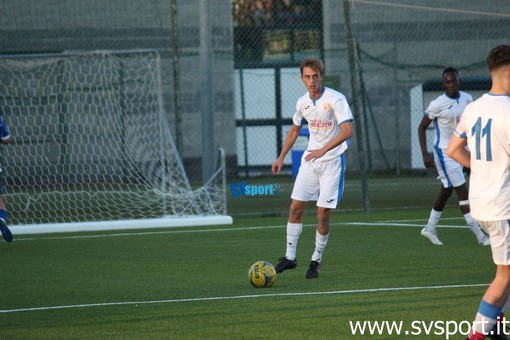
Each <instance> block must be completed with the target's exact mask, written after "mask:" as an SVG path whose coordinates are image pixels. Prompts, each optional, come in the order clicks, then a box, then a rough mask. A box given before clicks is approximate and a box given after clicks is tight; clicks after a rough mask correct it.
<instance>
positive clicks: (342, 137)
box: [305, 120, 352, 162]
mask: <svg viewBox="0 0 510 340" xmlns="http://www.w3.org/2000/svg"><path fill="white" fill-rule="evenodd" d="M351 137H352V121H350V120H348V121H345V122H343V123H341V124H340V133H339V134H338V135H337V136H336V137H335V138H334V139H333V140H331V141H330V142H329V143H327V144H326V145H324V146H323V147H322V148H320V149H316V150H307V151H308V153H307V155H306V156H305V161H307V162H310V161H314V160H316V159H317V158H321V157H322V156H324V154H326V152H328V151H329V150H331V149H334V148H336V147H337V146H339V145H340V144H342V143H343V142H345V141H346V140H347V139H349V138H351Z"/></svg>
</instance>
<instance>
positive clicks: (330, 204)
mask: <svg viewBox="0 0 510 340" xmlns="http://www.w3.org/2000/svg"><path fill="white" fill-rule="evenodd" d="M300 70H301V80H302V81H303V84H304V85H305V86H306V88H307V90H308V92H307V93H306V94H305V95H303V96H302V97H301V98H299V99H298V101H297V104H296V112H295V113H294V117H293V125H292V126H291V127H290V129H289V132H288V134H287V137H286V139H285V142H284V145H283V147H282V151H281V153H280V155H279V156H278V158H277V159H276V160H275V161H274V162H273V164H272V171H273V173H275V174H278V173H280V171H281V169H282V166H283V159H284V158H285V155H286V154H287V153H288V152H289V151H290V150H291V148H292V146H293V145H294V142H295V141H296V139H297V137H298V135H299V131H300V129H301V124H302V121H303V119H304V120H306V121H307V122H308V129H309V131H310V139H309V142H308V148H307V150H306V151H305V152H304V153H303V157H302V159H301V166H300V168H299V171H298V175H297V177H296V180H295V183H294V188H293V190H292V195H291V199H292V202H291V205H290V212H289V219H288V223H287V248H286V253H285V256H284V257H282V258H280V259H279V263H278V264H277V265H276V268H275V269H276V272H277V273H281V272H282V271H284V270H287V269H294V268H295V267H296V266H297V260H296V247H297V243H298V239H299V236H300V235H301V231H302V228H303V224H302V221H301V217H302V215H303V211H304V209H305V206H306V204H307V202H308V201H317V230H316V234H315V250H314V252H313V254H312V257H311V262H310V265H309V267H308V270H307V272H306V276H305V277H306V278H308V279H314V278H317V277H319V268H320V265H321V261H322V253H323V251H324V249H325V247H326V243H327V241H328V237H329V225H330V222H329V221H330V211H331V209H335V208H336V206H337V204H338V201H339V200H340V198H341V197H342V193H343V188H344V176H345V156H344V152H345V150H346V149H347V147H348V142H349V139H350V138H351V136H352V131H353V128H352V121H353V117H352V113H351V109H350V108H349V104H348V103H347V99H346V98H345V96H344V95H343V94H341V93H340V92H337V91H335V90H333V89H330V88H328V87H324V86H322V80H323V79H324V65H323V63H322V61H320V60H319V59H316V58H307V59H305V60H303V61H302V62H301V65H300Z"/></svg>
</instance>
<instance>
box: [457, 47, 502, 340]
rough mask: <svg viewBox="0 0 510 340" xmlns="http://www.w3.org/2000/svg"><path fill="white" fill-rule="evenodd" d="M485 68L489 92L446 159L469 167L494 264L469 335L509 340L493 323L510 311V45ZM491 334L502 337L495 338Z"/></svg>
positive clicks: (468, 114) (474, 205)
mask: <svg viewBox="0 0 510 340" xmlns="http://www.w3.org/2000/svg"><path fill="white" fill-rule="evenodd" d="M487 65H488V67H489V71H490V73H491V78H492V87H491V89H490V92H489V93H486V94H484V95H483V96H482V97H480V98H479V99H478V100H476V101H474V102H473V103H471V104H469V105H468V106H467V107H466V109H465V110H464V113H463V114H462V117H461V118H460V122H459V124H458V125H457V127H456V129H455V132H454V136H453V137H452V139H451V141H450V144H449V145H448V149H447V154H448V156H450V157H451V158H453V159H455V160H456V161H458V162H459V163H461V164H462V165H464V166H465V167H469V168H471V175H470V180H469V200H470V202H471V213H472V215H473V217H474V218H475V219H476V220H477V221H478V223H479V224H480V225H481V226H482V227H483V228H484V229H485V230H486V231H487V232H488V233H489V236H490V239H491V248H492V258H493V260H494V263H495V264H496V277H495V278H494V280H493V281H492V283H491V285H490V286H489V288H488V289H487V291H486V292H485V294H484V296H483V298H482V301H481V302H480V307H479V309H478V312H477V314H476V317H475V322H474V323H473V329H472V331H471V332H470V333H469V334H468V339H475V340H478V339H482V340H483V339H485V335H489V337H490V338H492V339H507V337H506V336H505V337H503V334H501V331H502V328H503V327H501V326H502V324H504V323H505V322H503V323H499V327H498V324H497V321H498V320H501V317H502V314H501V313H502V312H504V311H505V310H506V309H507V308H508V306H509V299H508V298H509V295H510V45H500V46H498V47H495V48H494V49H492V51H491V52H490V53H489V55H488V57H487ZM466 145H467V146H468V147H469V150H468V149H466ZM494 326H495V327H496V328H495V329H493V327H494ZM494 331H496V332H495V333H500V335H501V337H494V335H495V334H494ZM498 331H499V332H498ZM490 332H492V333H490ZM496 335H497V334H496Z"/></svg>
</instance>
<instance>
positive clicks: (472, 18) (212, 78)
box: [0, 0, 510, 214]
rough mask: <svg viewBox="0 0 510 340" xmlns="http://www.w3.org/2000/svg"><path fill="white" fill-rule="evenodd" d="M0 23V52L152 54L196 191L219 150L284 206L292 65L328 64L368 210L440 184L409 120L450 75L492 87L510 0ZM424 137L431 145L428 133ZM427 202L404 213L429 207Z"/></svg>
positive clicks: (149, 5)
mask: <svg viewBox="0 0 510 340" xmlns="http://www.w3.org/2000/svg"><path fill="white" fill-rule="evenodd" d="M27 9H29V10H27ZM0 18H1V19H2V20H0V32H1V34H0V54H28V53H48V52H58V53H60V52H63V51H73V50H84V51H90V50H102V49H104V50H121V49H137V48H150V49H155V50H157V51H158V52H159V53H160V55H161V58H162V61H161V65H162V82H163V89H164V91H163V100H164V104H165V109H166V112H167V118H168V120H169V121H170V124H171V127H172V132H173V136H174V138H175V141H176V145H177V148H178V150H179V154H180V157H181V159H182V160H183V164H184V167H185V169H186V172H187V174H188V177H189V178H190V179H191V181H192V182H194V183H196V185H199V184H200V183H201V182H203V181H204V178H203V176H202V173H203V172H204V166H203V165H204V159H205V160H206V161H207V159H210V158H211V157H209V156H210V151H207V150H217V149H218V148H220V147H223V148H224V149H225V153H226V159H227V167H228V169H229V171H228V181H229V182H230V183H238V182H240V181H246V182H247V183H261V184H264V183H267V184H269V183H273V182H275V181H280V182H281V183H280V184H281V187H280V190H279V193H280V195H281V196H283V197H288V195H289V194H290V190H291V187H292V177H291V176H292V175H291V174H292V169H293V164H292V155H289V156H288V157H287V158H286V161H285V170H286V177H285V176H284V177H276V178H275V177H272V176H271V175H270V164H271V163H272V161H273V160H274V159H275V158H276V157H277V155H278V152H279V150H280V148H281V146H282V143H283V139H284V138H285V135H286V132H287V130H288V128H289V126H290V124H291V117H292V115H293V113H294V105H295V101H296V100H297V98H298V97H299V96H301V95H302V94H304V93H305V91H306V89H305V87H304V86H303V85H302V84H301V82H300V75H299V69H298V65H299V62H300V61H301V60H302V59H303V58H304V57H306V56H316V57H319V58H321V59H323V60H324V62H325V65H326V79H325V82H324V83H325V85H326V86H330V87H332V88H335V89H337V90H339V91H340V92H342V93H344V94H345V95H346V96H347V98H348V99H349V102H350V104H351V108H353V109H354V108H356V110H355V111H356V112H355V118H356V121H355V124H356V134H355V137H354V138H353V142H352V143H351V147H350V149H349V150H348V151H347V154H346V155H347V171H348V177H347V183H348V184H349V187H352V191H349V193H348V194H349V195H350V196H351V197H355V198H356V202H352V204H351V203H350V202H349V201H347V202H343V203H341V204H340V206H339V208H340V209H351V208H353V209H367V207H369V208H372V209H377V208H387V207H388V204H386V203H387V202H393V199H394V198H395V197H396V196H398V197H399V198H400V199H401V200H400V201H401V202H404V203H406V202H409V201H413V200H412V199H411V198H410V197H409V196H406V195H408V194H415V193H409V192H407V191H406V190H402V188H407V187H412V186H413V185H416V183H418V182H419V183H423V184H420V187H419V188H420V189H419V190H422V189H423V190H424V189H425V188H429V187H434V188H436V187H437V188H438V187H439V182H438V181H436V180H435V178H434V177H433V176H429V177H426V172H425V169H424V168H423V165H422V161H421V152H420V149H419V145H418V142H417V135H416V131H417V127H418V126H417V124H418V122H419V120H420V119H421V117H422V114H423V110H424V108H426V106H427V105H428V102H429V101H430V100H431V99H433V98H434V97H435V96H437V95H439V94H440V93H441V91H442V90H441V88H440V87H437V85H438V84H439V81H440V76H441V72H442V70H443V69H444V68H445V67H448V66H453V67H456V68H457V69H458V70H459V71H460V73H461V78H462V89H463V90H466V91H468V92H470V93H471V94H472V95H473V97H474V98H477V97H478V96H479V95H480V94H481V93H483V92H484V91H487V89H488V81H487V77H488V72H487V70H486V66H485V62H484V60H485V57H486V55H487V53H488V51H489V50H490V49H491V48H492V47H494V46H495V45H497V44H501V43H508V32H510V20H508V19H509V18H510V3H509V2H508V1H505V0H495V1H491V2H481V1H477V0H461V1H455V2H437V1H435V0H391V1H390V0H323V1H320V0H309V1H304V0H210V1H206V0H193V1H185V0H151V1H139V0H123V1H121V0H112V1H107V2H105V1H101V0H90V1H87V2H83V1H79V0H68V1H65V2H55V1H51V0H37V1H36V0H27V1H24V2H19V1H3V3H2V11H1V13H0ZM204 84H210V85H206V86H204ZM206 108H207V110H206ZM209 110H210V111H209ZM204 113H205V114H204ZM7 118H8V117H7ZM7 120H8V119H7ZM428 136H429V138H428V141H429V144H430V145H431V143H432V139H433V131H432V130H431V131H429V135H428ZM204 146H205V147H204ZM430 151H432V148H430ZM382 179H383V180H384V183H383V182H381V180H382ZM384 188H386V189H384ZM399 188H400V189H399ZM349 190H351V189H349ZM227 191H228V190H227ZM416 191H417V190H415V192H416ZM360 193H362V194H363V195H361V196H359V194H360ZM227 194H228V195H229V197H230V200H231V201H230V207H232V209H235V211H231V212H232V213H235V212H241V213H242V212H248V211H249V210H250V209H248V206H250V207H251V208H253V206H254V205H255V206H256V204H253V202H257V203H258V202H263V204H261V206H265V205H266V206H267V207H264V208H263V209H268V210H269V209H270V210H271V211H272V212H273V213H281V214H284V213H286V211H287V203H288V199H285V200H282V202H281V204H280V203H278V204H274V203H273V204H266V203H267V202H265V201H263V200H258V201H252V202H250V203H249V204H248V203H246V202H247V201H239V200H238V201H235V200H234V198H233V197H232V195H231V194H232V193H231V192H228V193H227ZM433 195H434V192H433V191H431V192H430V193H426V194H423V195H422V196H423V197H422V198H421V199H420V200H416V201H413V205H422V206H429V205H430V204H431V202H432V200H433ZM269 202H274V201H269ZM392 206H393V207H399V206H401V204H400V203H398V202H396V201H395V202H394V203H392ZM230 207H229V210H231V208H230ZM251 210H256V209H251Z"/></svg>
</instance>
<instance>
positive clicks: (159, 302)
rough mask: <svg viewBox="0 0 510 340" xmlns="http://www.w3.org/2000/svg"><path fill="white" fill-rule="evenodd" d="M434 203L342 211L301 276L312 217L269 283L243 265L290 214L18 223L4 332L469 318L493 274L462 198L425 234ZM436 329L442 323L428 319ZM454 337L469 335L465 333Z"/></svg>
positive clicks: (177, 330)
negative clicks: (90, 227) (77, 225)
mask: <svg viewBox="0 0 510 340" xmlns="http://www.w3.org/2000/svg"><path fill="white" fill-rule="evenodd" d="M427 217H428V209H418V210H404V211H402V212H398V211H387V212H373V213H370V214H364V213H336V214H334V215H333V216H332V232H331V236H330V239H329V242H328V246H327V248H326V251H325V254H324V258H323V266H322V269H321V275H320V277H319V278H318V279H316V280H306V279H305V277H304V275H305V272H306V269H307V266H308V263H309V260H310V256H311V254H312V251H313V247H314V235H315V226H314V217H313V216H307V217H306V220H305V221H304V223H305V227H304V229H303V234H302V236H301V238H300V241H299V244H298V267H297V268H296V269H294V270H291V271H288V272H284V273H281V274H279V275H278V276H277V279H276V282H275V284H274V286H273V287H271V288H268V289H256V288H253V287H252V286H251V285H250V283H249V281H248V278H247V272H248V269H249V267H250V265H251V264H252V263H253V262H255V261H257V260H267V261H269V262H271V263H273V264H276V262H277V259H278V257H280V256H283V255H284V250H285V248H284V247H285V227H284V225H285V220H286V219H285V218H284V217H265V218H236V219H235V220H234V225H228V226H211V227H188V228H173V229H158V230H149V231H147V230H143V231H126V232H102V233H80V234H57V235H54V234H51V235H50V234H48V235H20V236H18V237H16V239H15V241H14V242H13V243H12V244H8V243H6V242H2V243H0V273H1V274H0V275H1V276H0V277H1V279H0V287H1V289H0V338H1V339H257V338H264V339H356V338H363V339H393V338H402V339H407V338H411V339H428V338H437V339H444V338H445V336H444V335H442V336H440V335H437V336H424V335H423V334H422V335H415V334H412V336H411V335H409V334H408V335H407V336H406V335H401V336H400V337H398V336H395V334H392V335H390V334H387V333H388V332H386V333H385V332H383V333H385V334H379V335H368V334H365V335H359V334H358V335H356V336H355V335H353V334H352V331H351V329H350V324H349V322H350V321H351V322H355V321H360V322H362V321H384V320H387V321H397V322H399V321H401V322H403V323H404V327H407V328H404V329H405V330H408V332H409V331H415V330H414V329H411V328H410V325H411V323H412V322H413V321H420V322H421V321H423V322H424V323H425V324H428V323H429V322H433V321H441V320H442V321H448V320H453V321H456V322H461V321H466V322H467V321H469V322H471V320H472V318H473V317H474V314H475V312H476V310H477V308H478V304H479V301H480V298H481V296H482V294H483V292H484V291H485V289H486V287H487V284H488V283H489V282H490V281H491V279H492V278H493V275H494V264H493V262H492V258H491V253H490V248H489V247H482V246H479V245H477V243H476V239H475V236H474V235H473V234H472V233H471V232H470V231H469V229H467V228H463V226H464V225H465V223H464V221H463V218H462V217H461V216H460V213H459V212H458V210H457V209H447V211H445V213H444V217H443V219H442V221H441V227H440V228H439V235H440V239H441V240H442V241H443V242H444V244H445V245H444V246H442V247H438V246H433V245H432V244H431V243H430V242H429V241H428V240H426V239H424V238H423V237H422V236H421V235H420V233H419V232H420V226H421V225H422V224H424V223H425V220H426V218H427ZM433 331H436V332H438V329H433V330H432V332H433ZM451 338H453V339H461V338H462V336H461V335H460V334H457V335H456V337H455V336H452V337H451Z"/></svg>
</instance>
